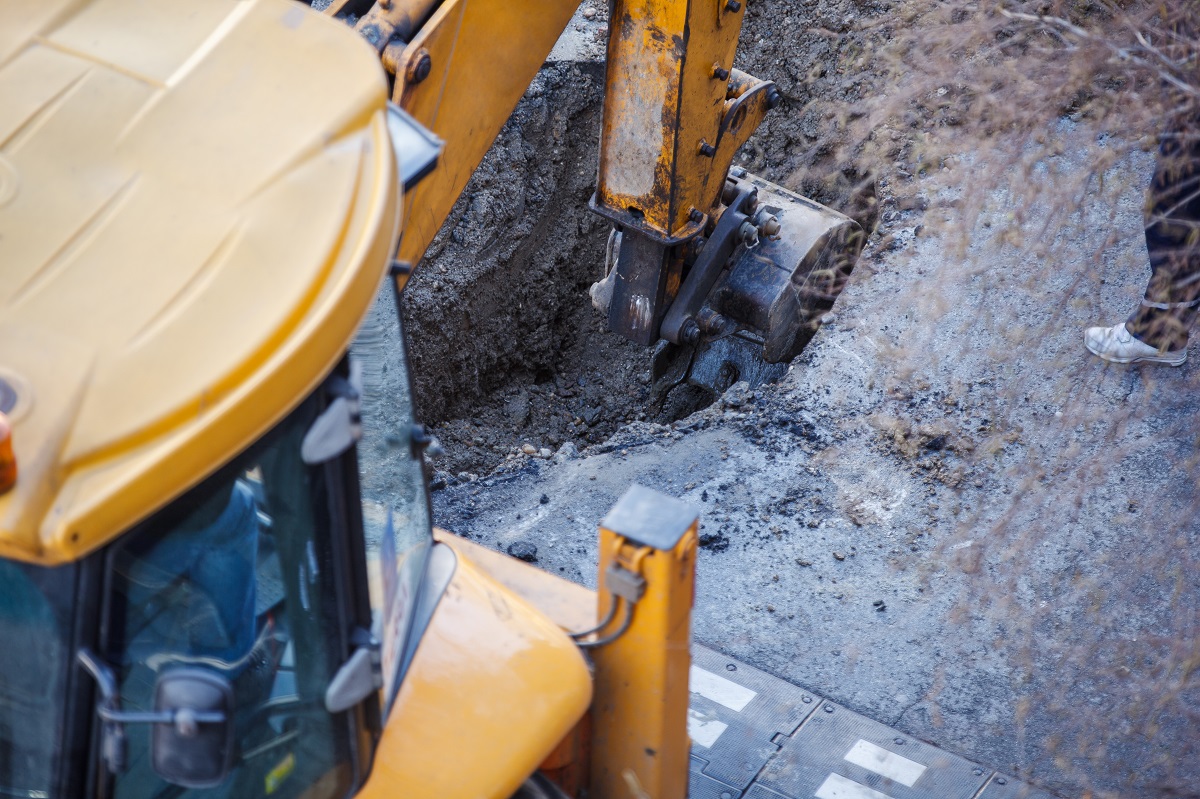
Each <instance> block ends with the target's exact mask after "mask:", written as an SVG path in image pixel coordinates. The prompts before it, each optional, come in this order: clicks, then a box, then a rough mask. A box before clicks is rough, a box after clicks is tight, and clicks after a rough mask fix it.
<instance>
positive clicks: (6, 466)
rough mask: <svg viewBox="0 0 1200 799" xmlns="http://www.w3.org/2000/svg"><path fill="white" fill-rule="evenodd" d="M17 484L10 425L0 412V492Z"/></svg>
mask: <svg viewBox="0 0 1200 799" xmlns="http://www.w3.org/2000/svg"><path fill="white" fill-rule="evenodd" d="M16 484H17V456H16V455H14V454H13V446H12V425H11V424H9V423H8V417H7V416H5V415H4V414H3V413H0V494H3V493H4V492H5V491H8V490H9V489H10V488H12V487H13V486H15V485H16Z"/></svg>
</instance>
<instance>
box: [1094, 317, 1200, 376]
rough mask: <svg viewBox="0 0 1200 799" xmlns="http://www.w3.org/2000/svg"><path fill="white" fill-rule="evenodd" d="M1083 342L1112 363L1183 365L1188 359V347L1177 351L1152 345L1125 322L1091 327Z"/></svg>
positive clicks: (1095, 353)
mask: <svg viewBox="0 0 1200 799" xmlns="http://www.w3.org/2000/svg"><path fill="white" fill-rule="evenodd" d="M1083 344H1084V346H1085V347H1087V348H1088V351H1089V352H1091V353H1092V354H1093V355H1097V356H1099V357H1101V358H1103V359H1104V360H1106V361H1111V362H1112V363H1165V364H1167V365H1168V366H1183V362H1184V361H1186V360H1187V348H1186V347H1184V348H1183V349H1181V350H1176V351H1175V352H1168V351H1165V350H1160V349H1157V348H1156V347H1151V346H1150V345H1149V344H1147V343H1145V342H1144V341H1139V340H1138V339H1136V338H1134V336H1133V334H1132V333H1130V332H1129V331H1128V330H1126V329H1125V323H1124V322H1122V323H1121V324H1119V325H1113V326H1112V327H1089V328H1088V329H1087V330H1086V331H1084V334H1083Z"/></svg>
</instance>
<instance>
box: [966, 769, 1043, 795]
mask: <svg viewBox="0 0 1200 799" xmlns="http://www.w3.org/2000/svg"><path fill="white" fill-rule="evenodd" d="M978 799H1054V797H1053V796H1052V795H1051V794H1048V793H1046V792H1045V791H1043V790H1041V789H1039V788H1034V787H1033V786H1032V785H1029V784H1027V783H1024V782H1021V781H1020V780H1018V779H1016V778H1014V777H1009V776H1007V775H1005V774H993V775H992V778H991V780H989V781H988V784H987V785H986V786H985V787H984V789H983V790H982V791H981V792H980V794H979V797H978Z"/></svg>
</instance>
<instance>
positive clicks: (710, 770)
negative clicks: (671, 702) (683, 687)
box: [688, 646, 821, 799]
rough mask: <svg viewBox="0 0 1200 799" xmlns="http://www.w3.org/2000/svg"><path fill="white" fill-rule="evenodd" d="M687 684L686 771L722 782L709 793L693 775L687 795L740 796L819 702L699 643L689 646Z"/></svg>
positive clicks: (817, 699)
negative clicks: (688, 759)
mask: <svg viewBox="0 0 1200 799" xmlns="http://www.w3.org/2000/svg"><path fill="white" fill-rule="evenodd" d="M690 688H691V691H692V695H691V701H690V707H689V710H688V734H689V735H690V736H691V738H692V772H693V774H697V773H698V774H701V775H703V776H704V777H707V778H709V779H711V780H715V781H716V782H717V783H718V784H720V785H723V786H726V790H725V791H720V790H718V791H716V793H709V792H708V790H707V788H704V789H701V787H700V786H701V785H707V783H706V782H705V781H703V780H697V779H695V778H693V786H694V787H693V789H692V791H693V792H692V794H691V796H692V797H693V799H698V797H701V796H703V797H708V796H714V797H717V798H718V799H720V797H721V795H722V793H730V796H729V797H726V799H734V798H735V797H740V796H741V795H742V792H743V791H744V790H745V789H746V788H747V787H748V786H749V785H750V783H751V781H752V780H753V779H754V777H755V776H756V775H757V774H758V773H759V772H760V771H761V770H762V767H763V766H764V765H765V764H766V762H767V761H768V760H769V759H770V758H771V756H772V755H774V754H775V753H776V752H777V751H778V750H779V746H780V742H781V741H783V740H786V739H787V738H788V737H789V736H791V734H792V733H793V732H795V731H796V728H797V727H799V726H800V723H801V722H802V721H804V719H805V718H807V717H808V715H809V714H810V713H812V711H813V709H814V708H816V707H817V706H818V705H820V703H821V698H820V697H818V696H816V695H815V694H813V693H812V692H811V691H805V690H804V689H802V688H797V687H796V686H794V685H792V684H790V683H787V682H784V681H783V680H781V679H779V678H777V677H772V676H771V675H769V674H767V673H765V672H762V671H759V670H758V669H756V668H754V667H752V666H747V665H746V664H744V663H739V662H738V661H736V660H733V659H731V658H727V657H725V656H724V655H721V654H719V653H717V652H714V651H712V650H711V649H706V648H704V647H701V646H693V647H692V671H691V679H690ZM709 787H711V786H709Z"/></svg>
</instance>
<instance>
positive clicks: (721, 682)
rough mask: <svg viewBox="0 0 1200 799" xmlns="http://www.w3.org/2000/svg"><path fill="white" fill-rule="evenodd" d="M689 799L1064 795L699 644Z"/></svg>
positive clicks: (1045, 798)
mask: <svg viewBox="0 0 1200 799" xmlns="http://www.w3.org/2000/svg"><path fill="white" fill-rule="evenodd" d="M689 687H690V689H691V699H690V702H689V708H688V735H689V736H691V739H692V756H691V761H690V765H689V768H690V775H689V778H690V781H689V784H688V796H689V799H1055V798H1054V797H1053V796H1052V795H1051V794H1049V793H1046V792H1045V791H1042V790H1039V789H1037V788H1033V787H1031V786H1029V785H1026V784H1025V783H1023V782H1021V781H1020V780H1017V779H1014V778H1012V777H1008V776H1006V775H1003V774H998V773H996V772H995V771H994V770H993V769H990V768H984V767H983V766H980V765H978V764H976V763H972V762H970V761H969V760H966V759H965V758H961V757H959V756H958V755H952V754H950V753H949V752H944V751H942V750H941V749H938V748H937V747H936V746H933V745H931V744H927V743H924V742H922V741H918V740H915V739H913V738H910V737H909V736H907V735H905V734H904V733H901V732H899V731H897V730H893V729H891V728H890V727H886V726H884V725H883V724H880V723H878V722H875V721H871V720H870V719H868V718H866V717H864V716H860V715H858V714H857V713H854V712H853V711H850V710H847V709H846V708H844V707H842V706H840V705H838V704H836V703H834V702H829V701H825V700H822V699H821V697H819V696H817V695H816V694H814V693H813V692H812V691H808V690H805V689H804V688H800V687H798V686H795V685H792V684H790V683H787V682H784V681H783V680H780V679H778V678H777V677H772V676H771V675H769V674H766V673H765V672H762V671H759V670H758V669H756V668H754V667H752V666H747V665H746V664H745V663H740V662H738V661H736V660H733V659H732V658H728V657H725V656H724V655H722V654H720V653H719V652H714V651H713V650H711V649H707V648H705V647H702V646H698V645H693V646H692V671H691V679H690V685H689Z"/></svg>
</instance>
